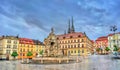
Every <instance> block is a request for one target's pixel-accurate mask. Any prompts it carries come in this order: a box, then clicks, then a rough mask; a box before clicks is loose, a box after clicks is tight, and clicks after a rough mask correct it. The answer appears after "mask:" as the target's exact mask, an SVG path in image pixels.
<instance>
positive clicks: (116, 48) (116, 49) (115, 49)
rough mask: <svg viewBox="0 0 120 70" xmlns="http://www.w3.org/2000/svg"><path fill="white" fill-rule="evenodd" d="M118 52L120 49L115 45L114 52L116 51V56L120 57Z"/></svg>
mask: <svg viewBox="0 0 120 70" xmlns="http://www.w3.org/2000/svg"><path fill="white" fill-rule="evenodd" d="M118 50H119V48H118V47H117V46H116V45H114V49H113V51H115V53H114V55H115V56H117V55H118Z"/></svg>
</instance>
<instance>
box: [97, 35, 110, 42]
mask: <svg viewBox="0 0 120 70" xmlns="http://www.w3.org/2000/svg"><path fill="white" fill-rule="evenodd" d="M104 40H108V36H102V37H99V38H97V40H96V41H104Z"/></svg>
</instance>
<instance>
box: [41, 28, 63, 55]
mask: <svg viewBox="0 0 120 70" xmlns="http://www.w3.org/2000/svg"><path fill="white" fill-rule="evenodd" d="M44 44H45V51H44V54H43V56H46V57H61V56H63V53H62V50H61V49H60V46H59V44H58V41H57V37H56V35H55V34H54V29H53V28H51V33H50V34H49V36H48V37H47V38H46V39H45V40H44Z"/></svg>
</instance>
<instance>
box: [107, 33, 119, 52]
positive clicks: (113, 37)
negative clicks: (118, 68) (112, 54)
mask: <svg viewBox="0 0 120 70" xmlns="http://www.w3.org/2000/svg"><path fill="white" fill-rule="evenodd" d="M114 45H116V46H118V47H119V48H120V32H118V33H115V34H109V35H108V46H109V47H110V48H111V49H112V51H113V49H114Z"/></svg>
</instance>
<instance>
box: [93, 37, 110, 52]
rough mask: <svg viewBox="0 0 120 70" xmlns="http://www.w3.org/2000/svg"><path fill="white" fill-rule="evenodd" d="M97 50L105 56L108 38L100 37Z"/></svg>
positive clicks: (96, 43) (97, 41)
mask: <svg viewBox="0 0 120 70" xmlns="http://www.w3.org/2000/svg"><path fill="white" fill-rule="evenodd" d="M95 46H96V47H95V48H96V50H97V49H100V50H99V51H97V52H99V53H100V54H104V53H106V50H105V48H106V47H108V36H102V37H99V38H97V39H96V40H95Z"/></svg>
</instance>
